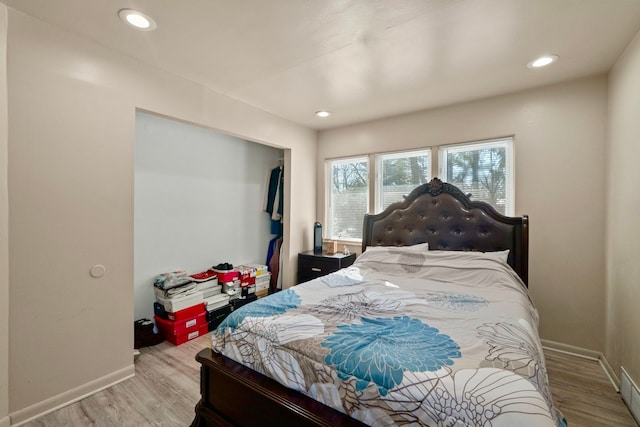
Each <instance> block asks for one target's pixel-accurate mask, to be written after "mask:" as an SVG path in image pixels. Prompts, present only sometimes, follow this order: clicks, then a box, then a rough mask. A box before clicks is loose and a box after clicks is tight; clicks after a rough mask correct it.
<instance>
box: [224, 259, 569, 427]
mask: <svg viewBox="0 0 640 427" xmlns="http://www.w3.org/2000/svg"><path fill="white" fill-rule="evenodd" d="M537 326H538V317H537V312H536V309H535V307H534V305H533V304H532V302H531V301H530V299H529V297H528V294H527V290H526V288H525V286H524V285H523V284H522V282H521V281H520V279H519V278H518V277H517V275H516V274H515V273H514V272H513V270H511V268H510V267H509V266H508V265H507V264H506V253H487V254H482V253H469V252H444V251H442V252H441V251H428V252H424V251H420V250H416V249H415V248H412V247H409V248H372V249H371V250H367V251H366V252H365V253H363V254H362V255H361V256H360V257H359V258H358V259H357V261H356V263H355V264H354V265H353V266H352V267H349V268H348V269H344V270H340V271H339V272H337V273H333V274H331V275H329V276H325V277H322V278H318V279H315V280H313V281H311V282H307V283H304V284H301V285H298V286H295V287H293V288H289V289H287V290H285V291H282V292H278V293H276V294H274V295H271V296H269V297H266V298H262V299H260V300H258V301H255V302H253V303H251V304H248V305H246V306H244V307H242V308H240V309H239V310H236V311H234V312H233V313H231V314H230V315H229V316H228V317H227V318H226V319H225V321H224V322H223V323H222V324H221V325H220V326H219V327H218V328H217V329H216V331H215V332H214V334H213V338H212V339H213V349H214V351H217V352H219V353H222V354H224V355H225V356H227V357H229V358H231V359H234V360H236V361H237V362H240V363H242V364H244V365H246V366H248V367H250V368H252V369H254V370H256V371H259V372H261V373H263V374H264V375H266V376H269V377H271V378H273V379H275V380H277V381H279V382H280V383H282V384H284V385H285V386H287V387H289V388H292V389H295V390H298V391H300V392H301V393H304V394H306V395H308V396H311V397H312V398H314V399H316V400H318V401H320V402H323V403H324V404H326V405H328V406H331V407H333V408H335V409H337V410H339V411H342V412H344V413H346V414H348V415H350V416H351V417H353V418H356V419H358V420H360V421H363V422H364V423H366V424H369V425H372V426H391V425H421V426H493V427H498V426H510V427H511V426H521V427H528V426H531V427H544V426H564V425H566V423H565V421H564V419H563V418H562V416H561V415H560V414H559V413H558V412H557V411H556V410H555V408H554V405H553V402H552V400H551V394H550V392H549V387H548V381H547V373H546V370H545V364H544V357H543V354H542V349H541V345H540V340H539V338H538V333H537Z"/></svg>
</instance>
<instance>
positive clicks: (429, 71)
mask: <svg viewBox="0 0 640 427" xmlns="http://www.w3.org/2000/svg"><path fill="white" fill-rule="evenodd" d="M0 1H2V2H3V3H6V4H7V5H8V6H10V7H11V8H14V9H18V10H20V11H23V12H25V13H27V14H29V15H33V16H35V17H37V18H40V19H42V20H44V21H47V22H50V23H52V24H56V25H60V26H62V27H66V28H68V29H70V30H71V31H74V32H77V33H80V34H83V35H85V36H87V37H89V38H91V39H94V40H96V41H98V42H99V43H101V44H103V45H105V46H109V47H111V48H113V49H116V50H118V51H121V52H124V53H126V54H127V55H130V56H132V57H136V58H139V59H140V60H141V61H144V62H146V63H149V64H151V65H154V66H157V67H159V68H162V69H164V70H166V71H169V72H171V73H173V74H176V75H179V76H182V77H184V78H186V79H190V80H193V81H195V82H198V83H201V84H203V85H205V86H207V87H209V88H210V89H212V90H214V91H216V92H219V93H222V94H225V95H227V96H229V97H232V98H235V99H238V100H240V101H243V102H245V103H247V104H250V105H253V106H255V107H257V108H260V109H262V110H265V111H268V112H270V113H272V114H275V115H277V116H280V117H283V118H286V119H288V120H290V121H292V122H295V123H298V124H300V125H303V126H306V127H309V128H313V129H327V128H332V127H337V126H342V125H347V124H352V123H357V122H362V121H368V120H372V119H377V118H381V117H386V116H391V115H396V114H401V113H406V112H410V111H416V110H421V109H426V108H433V107H437V106H442V105H448V104H453V103H458V102H463V101H469V100H472V99H479V98H484V97H489V96H494V95H499V94H504V93H508V92H513V91H517V90H522V89H527V88H532V87H536V86H542V85H547V84H551V83H556V82H560V81H564V80H569V79H574V78H579V77H583V76H588V75H594V74H599V73H604V72H607V71H608V70H609V69H610V68H611V66H612V65H613V64H614V62H615V60H616V58H617V57H618V56H619V55H620V53H621V52H622V51H623V50H624V48H625V47H626V45H627V44H628V43H629V42H630V41H631V39H632V38H633V37H634V35H635V34H636V33H637V32H638V30H639V29H640V0H350V1H349V0H180V1H176V0H91V1H87V0H55V1H52V0H0ZM122 8H133V9H137V10H140V11H142V12H144V13H146V14H148V15H150V16H151V17H153V18H154V19H155V20H156V22H157V29H156V30H155V31H138V30H135V29H133V28H131V27H129V26H127V25H125V24H124V23H123V22H122V21H121V20H120V19H119V17H118V15H117V12H118V10H120V9H122ZM545 53H554V54H557V55H559V56H560V59H559V61H558V62H557V63H555V64H553V65H551V66H550V67H547V68H542V69H535V70H533V69H528V68H526V64H527V62H529V61H531V60H532V59H534V57H536V56H538V55H540V54H545ZM321 109H326V110H329V111H331V112H332V113H333V114H332V115H331V116H330V117H329V118H326V119H320V118H318V117H315V116H314V112H315V111H317V110H321Z"/></svg>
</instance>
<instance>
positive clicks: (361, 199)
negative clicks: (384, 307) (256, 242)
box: [325, 138, 514, 240]
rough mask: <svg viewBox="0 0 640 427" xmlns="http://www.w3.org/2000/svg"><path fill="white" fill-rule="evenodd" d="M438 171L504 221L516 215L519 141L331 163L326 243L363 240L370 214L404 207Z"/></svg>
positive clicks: (490, 141)
mask: <svg viewBox="0 0 640 427" xmlns="http://www.w3.org/2000/svg"><path fill="white" fill-rule="evenodd" d="M436 161H437V165H432V163H433V162H436ZM369 165H371V170H369V169H370V168H369ZM436 166H437V168H436ZM433 170H439V171H440V173H439V174H438V175H437V176H440V177H441V179H442V180H443V181H445V182H449V183H451V184H453V185H455V186H457V187H458V188H460V189H461V190H462V191H463V192H464V193H467V194H468V193H470V194H471V196H472V200H480V201H484V202H488V203H489V204H491V205H492V206H493V207H494V208H496V210H497V211H498V212H500V213H502V214H503V215H509V216H512V215H513V214H514V194H513V188H514V186H513V139H512V138H501V139H494V140H487V141H477V142H473V143H465V144H456V145H446V146H440V147H432V148H426V149H423V150H416V151H405V152H396V153H384V154H371V155H368V156H362V157H357V158H349V159H336V160H329V161H327V187H326V188H327V211H326V214H327V217H326V223H327V230H326V232H325V237H327V238H331V239H347V240H349V239H352V240H354V239H355V240H360V239H361V238H362V220H363V217H364V214H365V213H379V212H382V211H383V210H384V209H385V208H387V207H388V206H389V205H390V204H391V203H394V202H399V201H402V200H403V199H404V197H405V196H406V195H408V194H409V193H410V192H411V191H412V190H413V189H414V188H416V187H417V186H419V185H420V184H424V183H425V182H428V181H430V180H431V178H432V177H433V176H434V173H433ZM369 176H371V177H372V178H371V182H373V185H370V184H369V182H370V181H369ZM373 177H375V179H373ZM370 197H371V199H372V203H371V204H370V203H369V198H370Z"/></svg>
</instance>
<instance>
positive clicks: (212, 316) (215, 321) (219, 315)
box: [207, 304, 231, 331]
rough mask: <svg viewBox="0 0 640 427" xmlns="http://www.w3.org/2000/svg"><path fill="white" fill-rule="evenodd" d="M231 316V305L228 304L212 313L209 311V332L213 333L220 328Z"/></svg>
mask: <svg viewBox="0 0 640 427" xmlns="http://www.w3.org/2000/svg"><path fill="white" fill-rule="evenodd" d="M229 314H231V305H230V304H226V305H223V306H222V307H219V308H216V309H214V310H211V311H207V323H208V325H209V331H213V330H214V329H215V328H217V327H218V325H219V324H220V323H222V321H223V320H224V319H225V318H226V317H227V316H228V315H229Z"/></svg>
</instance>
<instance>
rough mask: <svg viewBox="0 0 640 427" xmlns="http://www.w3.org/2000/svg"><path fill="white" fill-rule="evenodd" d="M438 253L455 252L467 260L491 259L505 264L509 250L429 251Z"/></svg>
mask: <svg viewBox="0 0 640 427" xmlns="http://www.w3.org/2000/svg"><path fill="white" fill-rule="evenodd" d="M438 252H444V253H447V252H455V253H456V254H461V256H467V257H469V258H492V259H495V260H497V261H500V262H503V263H505V264H506V263H507V260H508V259H509V249H505V250H504V251H493V252H480V251H430V253H438Z"/></svg>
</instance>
